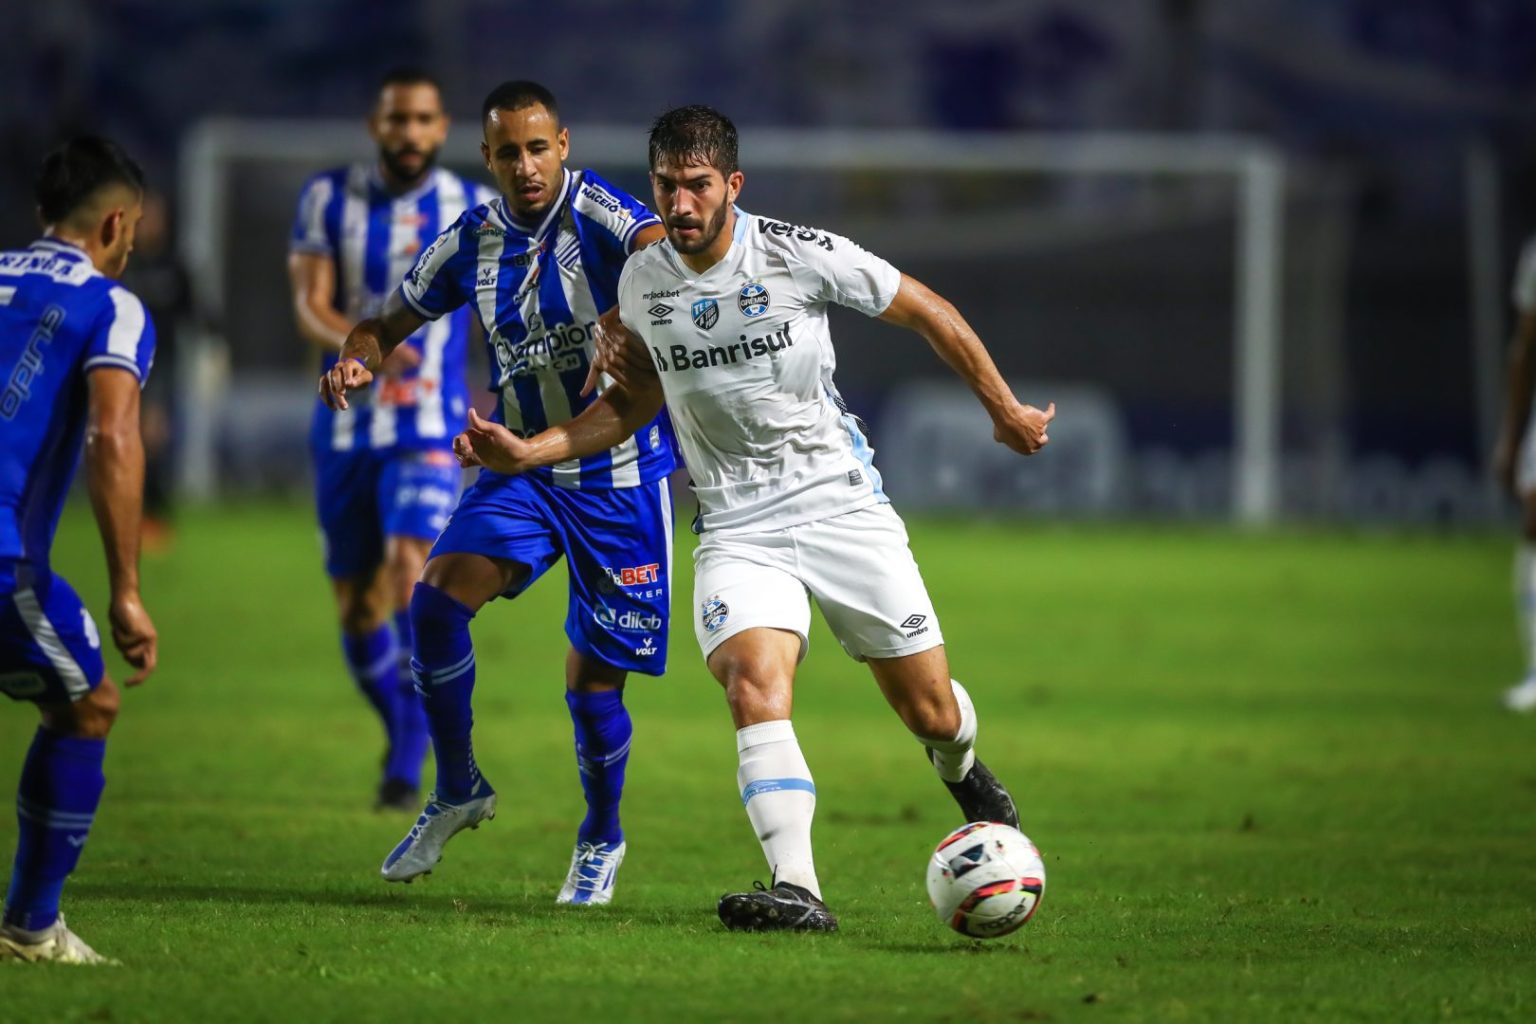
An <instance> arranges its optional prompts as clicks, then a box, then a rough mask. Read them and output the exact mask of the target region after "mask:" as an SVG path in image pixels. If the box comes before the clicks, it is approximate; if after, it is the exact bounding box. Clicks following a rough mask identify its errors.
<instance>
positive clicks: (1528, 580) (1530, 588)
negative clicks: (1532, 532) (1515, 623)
mask: <svg viewBox="0 0 1536 1024" xmlns="http://www.w3.org/2000/svg"><path fill="white" fill-rule="evenodd" d="M1515 614H1516V615H1517V616H1518V618H1519V622H1520V645H1521V647H1520V649H1521V652H1522V653H1523V654H1524V655H1525V659H1526V660H1525V671H1526V675H1527V676H1532V675H1536V543H1532V542H1531V541H1528V540H1522V541H1521V542H1520V546H1519V547H1518V548H1516V549H1515Z"/></svg>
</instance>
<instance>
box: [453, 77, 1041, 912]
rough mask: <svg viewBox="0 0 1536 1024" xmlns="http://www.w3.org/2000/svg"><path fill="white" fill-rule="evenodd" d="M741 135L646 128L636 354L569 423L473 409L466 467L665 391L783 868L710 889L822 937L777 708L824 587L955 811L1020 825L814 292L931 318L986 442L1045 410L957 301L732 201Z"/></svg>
mask: <svg viewBox="0 0 1536 1024" xmlns="http://www.w3.org/2000/svg"><path fill="white" fill-rule="evenodd" d="M736 153H737V143H736V129H735V126H734V125H732V124H731V122H730V121H729V120H728V119H727V118H725V117H724V116H723V115H721V114H719V113H718V112H716V111H714V110H711V109H710V108H708V107H700V106H693V107H682V108H679V109H676V110H672V111H669V112H667V113H665V114H663V115H662V116H661V117H660V118H658V119H657V121H656V123H655V125H654V127H653V128H652V129H651V136H650V167H651V184H652V189H653V194H654V197H655V200H656V207H657V210H658V212H659V213H660V214H661V217H662V221H663V223H664V224H665V225H666V231H667V240H666V242H664V243H662V244H659V245H655V246H652V247H650V248H648V249H645V250H644V251H642V252H640V253H638V254H636V256H635V257H634V258H633V259H632V260H630V262H629V264H628V265H627V266H626V267H625V268H624V276H623V279H622V280H621V281H620V284H619V315H620V317H621V319H622V324H623V327H624V328H627V331H628V339H627V345H626V348H625V352H626V354H627V355H628V357H629V358H628V362H627V366H620V365H619V364H618V363H617V362H610V361H609V358H606V357H605V359H604V360H603V362H602V364H601V368H603V369H607V370H609V371H610V372H611V373H613V374H614V375H616V376H618V377H620V378H622V380H623V381H624V382H626V383H625V384H624V386H621V387H616V388H613V389H610V390H609V391H608V392H607V393H606V394H605V395H604V396H603V398H602V399H601V400H600V401H598V402H596V403H594V404H593V405H592V406H591V407H590V408H588V409H587V410H586V411H585V412H584V413H583V414H582V415H581V416H580V417H578V418H577V419H575V420H573V421H572V422H571V423H568V424H566V425H565V426H562V427H555V428H552V429H550V430H548V431H546V432H544V433H542V434H539V435H538V436H536V437H532V438H530V439H527V440H524V439H522V438H519V437H518V436H516V435H515V434H513V433H512V432H511V431H509V430H507V429H506V428H505V427H502V426H500V425H498V424H492V423H487V422H485V421H483V420H481V419H480V418H479V417H477V416H474V415H473V414H471V427H470V429H469V430H468V431H467V432H466V433H465V434H463V435H461V436H460V437H459V438H457V439H456V440H455V450H457V451H458V452H459V455H460V458H461V459H463V460H464V461H465V462H466V463H470V464H476V463H478V464H480V465H483V466H485V467H487V468H489V469H494V470H497V471H500V472H504V473H515V472H520V471H525V470H528V469H531V468H533V467H538V466H544V465H549V464H551V463H558V462H563V461H564V460H566V459H571V458H577V457H580V456H581V455H582V454H584V453H586V452H590V451H594V450H601V449H602V448H604V447H606V446H607V445H610V444H612V443H613V441H614V439H615V438H618V437H623V436H627V435H628V434H629V433H630V432H631V431H633V430H634V429H635V426H636V425H637V424H640V423H644V422H645V421H646V420H647V419H649V418H650V417H651V416H653V415H655V412H656V410H657V409H659V408H660V407H661V405H662V401H663V398H665V401H666V404H667V408H668V410H669V411H670V413H671V415H672V418H673V422H674V424H675V425H676V428H677V432H678V440H679V442H680V443H681V445H682V451H683V460H684V462H685V463H686V464H687V466H688V470H689V472H690V473H691V474H692V476H693V482H694V490H695V491H696V492H697V494H698V497H699V512H700V527H701V531H702V533H703V538H702V540H701V541H700V542H699V546H698V549H697V551H696V553H695V555H694V573H695V576H694V611H695V616H696V617H695V619H694V634H695V636H696V637H697V638H698V642H699V646H700V647H701V648H702V649H703V652H704V656H705V658H706V659H707V661H708V664H709V669H710V671H711V672H712V673H713V674H714V676H715V678H716V679H718V680H719V681H720V683H721V684H722V685H723V686H724V687H725V693H726V699H727V701H728V702H729V704H730V708H731V716H732V718H733V719H734V721H735V724H736V748H737V751H738V755H739V768H738V770H737V775H736V779H737V784H738V786H739V788H740V792H741V799H742V803H743V804H744V805H745V807H746V811H747V816H748V818H749V819H750V820H751V823H752V826H753V828H754V829H755V830H756V833H757V837H758V841H759V842H760V843H761V844H762V847H763V853H764V855H765V856H766V857H767V859H768V864H769V867H770V868H771V870H772V885H771V886H769V887H764V886H763V885H762V883H758V885H757V889H756V891H751V892H739V893H730V894H727V895H725V896H723V897H722V898H721V900H720V904H719V913H720V919H721V921H723V922H724V923H725V925H726V927H728V928H731V929H735V930H741V931H765V930H796V931H834V930H836V928H837V919H836V918H835V917H834V916H833V915H832V914H831V912H830V911H828V909H827V907H826V905H825V904H824V903H823V902H822V899H821V887H820V884H819V883H818V882H817V878H816V869H815V865H814V863H813V860H812V856H811V818H812V815H813V813H814V811H815V806H816V787H815V785H814V784H813V783H812V781H811V772H810V769H809V768H808V767H807V765H806V762H805V758H804V756H802V754H801V752H800V745H799V743H798V741H797V740H796V738H795V731H794V728H793V726H792V725H791V724H790V720H789V718H790V707H791V703H792V698H793V691H794V678H795V669H796V667H797V665H798V664H799V662H800V660H801V659H802V658H803V657H804V656H805V652H806V647H807V643H808V636H809V631H810V605H809V601H808V600H807V596H808V595H809V596H813V597H815V599H816V603H817V604H819V605H820V606H821V610H822V614H823V615H824V616H825V617H826V620H827V624H828V626H830V627H831V629H832V632H833V634H834V635H835V636H836V637H837V639H838V642H839V643H841V644H842V646H843V648H844V649H845V650H846V651H847V652H848V653H849V654H850V655H852V656H853V657H854V658H855V659H856V660H859V661H863V662H866V663H867V664H868V665H869V667H870V669H871V671H872V672H873V673H874V677H875V681H876V682H877V683H878V684H879V686H880V689H881V691H882V692H883V693H884V694H885V697H886V700H887V701H889V702H890V704H891V706H892V707H893V708H894V709H895V710H896V712H897V714H898V715H900V716H901V719H902V721H903V722H904V723H905V724H906V726H907V728H908V729H910V730H911V731H912V733H913V734H914V735H916V736H917V737H918V739H919V740H921V742H922V743H923V744H924V745H925V746H926V747H927V749H928V754H929V757H930V759H931V760H932V762H933V765H934V767H935V769H936V770H937V771H938V774H939V777H940V778H941V779H943V780H944V782H945V783H946V784H947V785H948V787H949V789H950V791H951V793H952V794H953V795H954V797H955V799H956V801H957V802H958V803H959V804H960V808H961V811H962V812H963V813H964V815H965V818H966V820H967V821H1000V822H1005V823H1007V824H1009V825H1013V826H1015V827H1016V826H1017V825H1018V813H1017V811H1016V810H1015V809H1014V805H1013V800H1012V799H1011V798H1010V797H1009V795H1008V792H1007V790H1006V789H1004V788H1003V786H1002V785H1001V784H1000V783H999V782H998V781H997V779H996V778H994V777H993V775H992V773H991V772H989V771H988V770H987V768H986V767H985V766H984V765H983V764H982V763H981V762H980V761H979V760H977V758H976V755H975V753H974V750H973V747H974V745H975V742H976V713H975V711H974V709H973V707H972V705H971V701H970V698H969V697H968V696H967V695H966V691H965V688H964V687H962V686H961V685H960V684H959V683H957V682H955V681H953V680H952V679H951V678H950V675H949V662H948V659H947V657H946V655H945V652H944V646H943V644H944V641H943V637H942V635H941V634H940V631H939V622H938V617H937V615H936V614H935V613H934V609H933V605H932V603H931V601H930V600H929V598H928V593H927V589H926V588H925V587H924V585H923V580H922V577H921V575H919V573H918V568H917V563H916V562H915V561H914V560H913V557H912V553H911V551H910V549H909V548H908V545H907V533H906V528H905V527H904V526H903V524H902V521H901V519H900V517H898V516H897V515H896V513H895V512H894V511H892V510H891V507H890V505H889V503H888V500H887V498H886V497H885V493H884V491H883V490H882V488H881V480H880V474H879V473H878V472H877V471H876V469H875V467H874V464H873V461H872V458H871V456H872V454H873V453H872V450H871V449H870V446H869V442H868V441H867V440H866V439H865V436H864V432H863V428H862V424H861V423H860V422H859V420H858V419H857V418H856V417H854V416H852V415H850V414H849V413H848V411H847V409H846V408H845V407H844V406H843V403H842V400H841V399H840V397H839V396H838V393H837V389H836V387H835V386H834V385H833V383H832V373H833V369H834V367H835V359H834V356H833V350H832V345H831V338H830V336H829V334H828V331H827V307H828V305H829V304H831V303H837V304H839V305H844V306H848V307H850V308H852V309H856V310H859V311H860V312H862V313H865V314H866V315H869V316H879V317H880V318H881V319H883V320H885V321H887V322H888V323H893V324H897V325H900V326H903V327H907V328H910V329H911V330H914V331H916V332H917V333H918V334H920V335H922V336H923V337H924V338H925V339H926V340H927V341H928V343H929V344H930V345H932V346H933V348H934V349H935V351H937V352H938V354H939V355H940V356H941V357H942V358H943V359H944V360H945V362H947V363H948V364H949V365H950V366H951V367H952V368H953V369H954V370H955V371H956V372H957V373H959V374H960V376H961V377H962V378H964V380H965V381H966V383H967V384H969V385H970V386H971V388H972V390H974V391H975V392H976V395H977V397H978V398H979V399H980V400H981V403H982V405H983V406H984V407H985V408H986V410H987V412H988V413H989V414H990V416H991V417H992V422H993V424H994V428H995V434H996V437H997V439H998V440H999V441H1001V442H1002V443H1004V444H1006V445H1008V447H1010V448H1012V449H1014V450H1015V451H1018V452H1020V453H1022V454H1025V455H1029V454H1032V453H1034V452H1036V451H1039V450H1040V448H1041V447H1042V446H1043V445H1044V444H1045V443H1046V441H1047V437H1046V428H1047V425H1048V424H1049V423H1050V421H1051V419H1052V417H1053V416H1054V415H1055V406H1054V405H1052V406H1050V407H1049V408H1047V409H1045V410H1044V411H1041V410H1039V409H1036V408H1034V407H1032V406H1028V405H1021V404H1020V403H1019V402H1018V401H1017V400H1016V399H1015V398H1014V396H1013V393H1012V392H1011V391H1010V390H1009V388H1008V385H1007V384H1006V383H1005V382H1004V381H1003V379H1002V377H1001V376H999V374H998V372H997V368H996V367H995V366H994V365H993V363H992V360H991V358H990V357H989V356H988V355H987V352H986V349H985V348H984V347H983V346H982V343H981V340H980V339H979V338H977V336H976V334H975V332H974V331H972V330H971V328H970V326H969V325H967V324H966V322H965V320H964V319H963V318H962V317H961V316H960V314H959V312H958V311H957V310H956V309H955V308H954V307H953V306H952V305H950V304H949V303H948V302H947V301H945V300H944V299H942V298H940V297H939V296H938V295H936V294H934V293H933V292H932V291H930V290H929V289H927V288H926V287H924V286H923V285H922V284H920V283H918V282H917V281H915V280H913V279H912V278H910V277H906V276H904V275H903V274H901V273H900V272H899V271H898V270H896V268H895V267H892V266H891V265H890V264H889V263H886V262H885V261H884V260H882V259H880V258H878V257H876V256H873V255H871V254H870V253H867V252H865V251H864V250H863V249H861V248H859V247H858V246H857V245H854V244H853V243H852V242H850V241H849V240H848V239H846V238H842V237H839V236H837V235H833V234H830V233H828V232H825V231H821V230H819V229H814V228H805V227H799V226H795V225H791V224H786V223H783V222H781V221H776V220H770V219H769V218H767V217H761V216H754V215H751V214H748V213H745V212H744V211H742V210H740V209H738V208H737V207H736V206H735V205H734V204H735V201H736V198H737V196H738V195H739V194H740V192H741V186H742V181H743V176H742V173H741V171H740V170H739V169H738V167H737V162H736V161H737V157H736Z"/></svg>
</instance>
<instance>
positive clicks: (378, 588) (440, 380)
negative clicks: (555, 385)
mask: <svg viewBox="0 0 1536 1024" xmlns="http://www.w3.org/2000/svg"><path fill="white" fill-rule="evenodd" d="M368 130H369V133H370V134H371V135H372V136H373V140H374V142H375V143H377V145H378V158H377V159H376V160H375V161H374V162H372V163H358V164H353V165H352V166H350V167H338V168H335V169H333V170H329V171H325V172H323V173H321V174H318V175H316V176H315V177H314V178H312V179H310V181H309V184H308V185H306V186H305V188H304V193H303V196H302V198H301V199H300V200H299V212H298V218H297V220H296V221H295V222H294V225H293V237H292V241H291V243H290V247H289V255H288V276H289V280H290V283H291V286H292V290H293V307H294V315H295V317H296V319H297V321H298V328H299V333H300V334H301V335H302V336H303V337H304V339H305V340H306V341H308V342H309V343H310V344H312V345H314V346H315V347H316V348H318V349H319V350H320V352H321V353H322V355H323V364H324V366H323V368H324V369H330V368H331V367H333V366H335V365H336V362H337V360H338V358H339V353H340V350H341V343H342V342H343V341H345V340H346V337H347V332H348V331H349V330H351V329H352V325H353V324H355V323H357V321H359V320H361V319H364V318H365V317H370V316H375V315H377V314H378V312H379V310H380V309H382V308H383V305H384V300H385V298H386V297H387V296H388V295H389V293H390V292H391V291H392V290H393V289H394V288H395V286H396V285H397V284H398V282H399V281H400V278H401V277H403V276H404V274H405V272H406V271H407V270H409V269H410V268H411V265H412V264H413V263H415V262H416V258H417V257H418V256H419V255H421V252H422V250H423V249H425V248H426V247H427V245H428V244H429V243H430V242H431V241H432V239H434V238H436V237H437V235H438V233H439V232H441V231H442V230H443V229H444V228H446V227H447V226H448V225H449V224H452V223H453V222H454V221H455V220H457V219H458V217H459V214H461V213H463V212H464V211H465V210H466V209H470V208H473V207H476V206H479V205H480V204H481V203H482V202H484V201H486V200H487V199H489V198H490V197H491V196H492V195H493V193H492V192H491V191H490V190H489V189H487V188H484V187H483V186H479V185H475V184H474V183H472V182H470V181H469V180H468V179H465V178H461V177H459V176H458V175H456V174H454V173H452V172H451V171H447V170H444V169H442V168H439V167H437V166H436V162H437V153H438V150H439V149H440V148H441V147H442V145H443V142H444V141H445V140H446V139H447V136H448V115H447V114H445V113H444V112H443V100H442V96H441V94H440V92H439V90H438V86H437V83H436V81H434V80H433V79H432V77H431V76H429V75H428V74H426V73H425V72H423V71H419V70H415V69H411V68H401V69H398V70H395V71H391V72H389V73H388V74H387V75H385V76H384V79H383V81H382V82H381V83H380V86H379V95H378V99H377V101H376V103H375V105H374V109H373V113H372V114H371V115H370V117H369V120H368ZM469 325H470V319H469V315H468V314H467V313H462V314H458V315H454V316H449V317H444V318H443V319H442V320H439V321H437V322H435V323H433V324H431V325H430V326H427V327H426V328H425V329H423V330H419V331H416V332H414V333H413V334H412V335H411V336H410V337H409V338H407V339H405V343H404V344H402V345H400V346H399V347H398V348H396V349H395V351H394V354H393V356H392V358H391V359H390V360H389V362H388V363H386V364H384V365H383V366H381V367H379V373H378V376H377V379H376V380H375V381H374V382H373V387H372V388H371V389H370V390H369V392H368V394H367V395H366V396H359V400H358V401H357V403H356V404H355V405H353V406H352V407H351V408H348V409H344V410H332V409H330V408H328V407H327V406H326V405H325V403H324V402H317V403H316V405H315V413H314V418H313V420H312V423H311V426H310V453H311V455H312V457H313V459H314V464H315V504H316V507H317V509H318V511H319V515H320V529H321V532H322V535H323V536H324V539H325V568H326V572H327V573H328V574H329V575H330V577H331V584H332V589H333V590H334V592H335V596H336V606H337V609H338V611H339V613H340V619H341V647H342V652H343V654H344V656H345V658H346V662H347V667H348V668H349V669H350V670H351V673H352V678H353V679H354V680H355V681H356V683H357V686H358V689H360V690H361V691H362V693H363V696H364V697H366V698H367V699H368V702H369V703H370V704H372V705H373V708H374V710H375V711H376V712H377V713H378V715H379V719H380V721H381V722H382V724H383V726H384V733H385V736H386V737H387V743H388V746H387V748H386V750H385V754H384V763H383V766H382V772H381V778H380V780H379V787H378V796H377V799H376V806H377V807H379V808H381V809H394V810H404V811H414V810H416V808H417V807H418V806H419V805H420V795H419V790H420V786H421V767H422V762H423V761H424V760H425V758H426V755H427V724H426V719H425V717H424V716H423V714H422V710H421V700H420V698H419V697H417V695H416V692H415V688H414V685H413V684H412V682H411V679H410V675H409V670H410V657H411V620H410V613H409V611H408V609H409V606H410V599H411V587H412V586H414V585H415V583H416V579H417V577H419V576H420V575H421V567H422V565H423V564H425V562H426V560H427V550H428V549H429V548H430V547H431V545H432V541H433V540H435V539H436V538H437V535H438V533H440V532H441V531H442V528H443V525H444V524H445V523H446V522H447V521H448V513H449V510H451V509H452V508H453V504H454V502H455V501H456V500H457V499H458V495H459V484H460V472H459V467H458V466H457V465H456V464H455V462H454V460H453V457H452V455H451V454H450V452H449V444H450V442H451V440H452V437H453V434H454V433H455V432H457V431H458V429H459V424H460V423H462V422H463V419H464V410H465V409H466V408H467V407H468V404H469V393H468V392H469V389H468V384H467V383H466V381H465V378H464V360H465V353H466V351H467V349H468V334H469ZM391 614H393V616H394V620H393V622H391V621H390V616H391Z"/></svg>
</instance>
